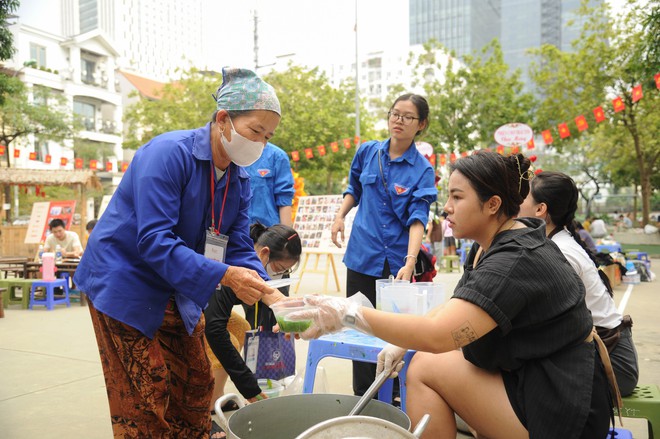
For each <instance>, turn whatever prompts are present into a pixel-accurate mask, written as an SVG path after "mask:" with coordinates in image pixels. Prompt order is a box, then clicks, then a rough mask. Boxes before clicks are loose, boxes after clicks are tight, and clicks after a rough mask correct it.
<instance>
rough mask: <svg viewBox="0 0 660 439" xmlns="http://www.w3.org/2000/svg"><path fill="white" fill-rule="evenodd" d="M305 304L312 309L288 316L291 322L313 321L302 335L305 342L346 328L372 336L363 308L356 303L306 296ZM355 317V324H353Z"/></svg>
mask: <svg viewBox="0 0 660 439" xmlns="http://www.w3.org/2000/svg"><path fill="white" fill-rule="evenodd" d="M305 303H306V304H308V305H310V306H311V307H312V308H310V309H307V310H303V311H296V312H294V313H291V314H289V316H288V318H289V320H312V321H313V324H312V326H310V327H309V329H307V330H306V331H305V332H303V333H302V334H301V337H302V338H303V339H304V340H309V339H310V338H318V337H320V336H321V335H323V334H330V333H333V332H338V331H340V330H341V329H343V328H344V326H350V327H352V328H355V329H357V330H359V331H362V332H365V333H367V334H371V327H370V326H369V323H367V321H366V320H365V319H364V316H363V315H362V307H361V306H360V305H359V304H358V303H356V302H355V301H352V300H349V299H345V298H343V297H330V296H305ZM347 316H349V318H348V319H347ZM353 317H354V318H355V321H354V322H352V320H353ZM348 324H350V325H348Z"/></svg>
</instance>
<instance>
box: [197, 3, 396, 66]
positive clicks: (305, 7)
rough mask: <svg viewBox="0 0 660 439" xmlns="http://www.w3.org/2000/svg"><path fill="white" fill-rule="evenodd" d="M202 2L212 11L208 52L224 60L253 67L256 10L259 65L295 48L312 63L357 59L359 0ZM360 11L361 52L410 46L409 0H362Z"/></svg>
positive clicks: (302, 60) (299, 58) (207, 22)
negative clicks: (254, 14) (211, 42)
mask: <svg viewBox="0 0 660 439" xmlns="http://www.w3.org/2000/svg"><path fill="white" fill-rule="evenodd" d="M203 1H204V2H206V3H207V5H208V7H209V8H210V9H211V10H212V13H210V14H208V16H207V17H205V18H206V20H205V32H206V33H207V35H209V37H208V39H209V40H211V41H215V43H214V44H210V45H208V46H209V47H207V48H205V49H206V50H207V55H206V56H207V58H208V59H218V58H219V59H220V60H221V61H220V63H221V64H222V65H240V66H242V67H254V65H255V63H254V51H253V47H254V19H253V13H252V11H254V10H256V11H257V16H258V46H259V65H267V64H270V63H273V62H274V61H275V59H276V57H279V56H282V55H287V54H292V53H295V54H296V62H297V63H298V64H304V65H308V66H313V65H319V64H324V63H333V62H334V63H338V62H351V61H352V60H354V59H355V32H354V31H353V29H354V27H355V9H356V8H355V2H356V0H313V1H312V0H246V1H227V0H221V1H218V0H203ZM357 16H358V38H359V39H358V43H359V45H358V48H359V52H360V53H361V54H363V53H364V54H366V53H369V52H372V51H377V50H385V49H392V48H403V47H407V46H408V20H407V17H408V1H407V0H358V7H357ZM210 66H212V64H210ZM216 67H217V65H216Z"/></svg>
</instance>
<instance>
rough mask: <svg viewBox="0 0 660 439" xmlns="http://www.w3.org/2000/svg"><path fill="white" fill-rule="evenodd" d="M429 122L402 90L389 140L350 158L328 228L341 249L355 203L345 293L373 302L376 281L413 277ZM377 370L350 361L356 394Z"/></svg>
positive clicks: (430, 181)
mask: <svg viewBox="0 0 660 439" xmlns="http://www.w3.org/2000/svg"><path fill="white" fill-rule="evenodd" d="M428 124H429V105H428V103H427V102H426V99H424V98H423V97H422V96H419V95H415V94H404V95H402V96H400V97H399V98H397V99H396V101H394V104H393V105H392V107H391V108H390V110H389V112H388V129H389V133H390V138H389V139H387V140H384V141H370V142H366V143H364V144H362V145H361V146H360V148H359V149H358V151H357V153H356V154H355V157H354V158H353V162H352V163H351V170H350V173H349V181H348V187H347V188H346V191H345V192H344V199H343V201H342V205H341V207H340V208H339V211H338V213H337V215H336V217H335V221H334V223H333V225H332V231H331V233H332V235H331V236H332V241H333V242H334V243H335V245H337V247H341V246H342V243H343V241H344V218H345V217H346V215H347V214H348V212H349V211H350V210H351V209H352V208H354V207H357V206H359V209H358V211H357V214H356V216H355V220H354V222H353V227H352V229H351V236H350V239H349V241H348V247H347V248H346V254H345V256H344V263H345V264H346V268H347V278H346V294H347V296H349V297H350V296H352V295H354V294H355V293H357V292H358V291H360V292H362V293H363V294H364V295H365V296H367V297H368V298H369V300H370V301H371V303H372V304H373V305H374V306H376V280H377V279H386V278H388V277H389V276H390V275H394V276H396V278H397V279H404V280H410V279H411V277H412V275H413V271H414V268H415V262H416V261H417V254H418V253H419V250H420V247H421V245H422V239H423V237H424V228H425V226H426V223H427V222H428V218H429V207H430V204H431V203H433V202H434V201H435V200H436V198H437V189H436V187H435V174H434V172H433V167H432V166H431V164H430V163H429V161H428V160H427V159H426V158H425V157H424V156H423V155H422V154H420V153H419V152H418V151H417V148H416V146H415V138H416V137H417V136H418V135H420V134H421V133H423V132H424V131H425V130H426V128H427V127H428ZM338 235H340V237H341V240H339V239H338V238H339V237H338ZM375 371H376V366H375V365H373V364H368V363H362V362H353V391H354V393H355V394H356V395H363V394H364V392H365V391H366V390H367V388H368V387H369V385H370V384H371V383H372V382H373V380H374V377H375Z"/></svg>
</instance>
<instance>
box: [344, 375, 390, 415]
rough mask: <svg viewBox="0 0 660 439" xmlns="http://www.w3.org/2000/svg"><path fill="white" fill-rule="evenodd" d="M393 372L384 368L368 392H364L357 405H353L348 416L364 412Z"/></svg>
mask: <svg viewBox="0 0 660 439" xmlns="http://www.w3.org/2000/svg"><path fill="white" fill-rule="evenodd" d="M391 373H392V369H386V370H383V371H382V372H381V373H380V374H379V375H378V376H377V377H376V379H375V380H374V382H373V383H371V385H370V386H369V388H368V389H367V391H366V392H364V395H362V397H361V398H360V400H359V401H358V402H357V404H355V407H353V410H351V411H350V412H349V413H348V416H354V415H359V414H360V413H362V410H364V408H365V407H366V406H367V404H369V401H370V400H371V398H373V396H374V395H375V394H376V392H378V390H379V389H380V388H381V386H382V385H383V384H384V383H385V381H386V380H387V378H389V376H390V374H391Z"/></svg>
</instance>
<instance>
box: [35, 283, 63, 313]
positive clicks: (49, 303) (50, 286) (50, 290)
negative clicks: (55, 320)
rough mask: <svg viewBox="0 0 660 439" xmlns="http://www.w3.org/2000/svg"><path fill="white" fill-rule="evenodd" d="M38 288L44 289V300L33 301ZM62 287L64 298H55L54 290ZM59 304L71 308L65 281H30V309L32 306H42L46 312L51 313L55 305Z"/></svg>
mask: <svg viewBox="0 0 660 439" xmlns="http://www.w3.org/2000/svg"><path fill="white" fill-rule="evenodd" d="M38 287H44V288H45V289H46V298H45V299H38V300H37V299H35V298H34V292H35V291H36V289H37V288H38ZM57 287H62V288H63V289H64V297H62V298H58V299H56V298H55V288H57ZM60 303H64V304H66V306H67V307H69V306H71V302H70V301H69V283H68V282H67V280H66V279H55V280H43V279H39V280H34V281H32V289H31V290H30V306H29V308H30V309H33V308H32V307H33V306H34V305H43V306H45V307H46V309H47V310H49V311H52V310H54V309H55V305H58V304H60Z"/></svg>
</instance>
